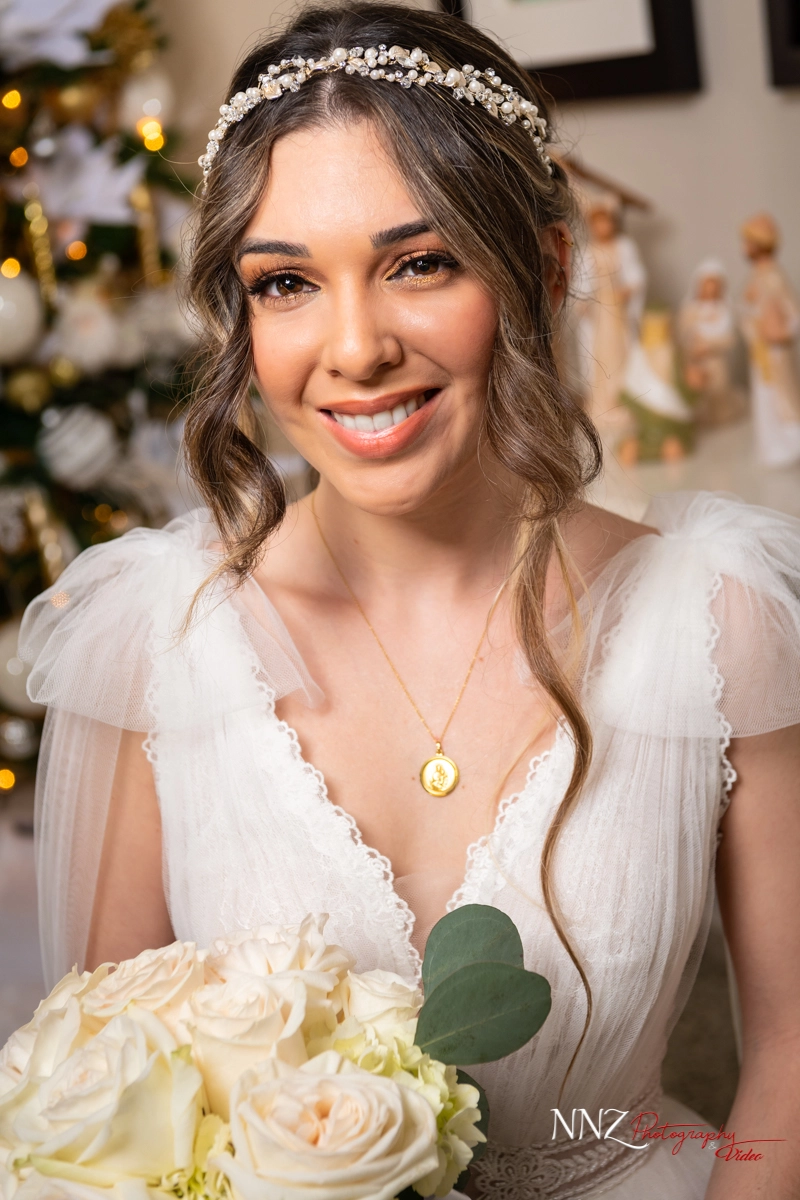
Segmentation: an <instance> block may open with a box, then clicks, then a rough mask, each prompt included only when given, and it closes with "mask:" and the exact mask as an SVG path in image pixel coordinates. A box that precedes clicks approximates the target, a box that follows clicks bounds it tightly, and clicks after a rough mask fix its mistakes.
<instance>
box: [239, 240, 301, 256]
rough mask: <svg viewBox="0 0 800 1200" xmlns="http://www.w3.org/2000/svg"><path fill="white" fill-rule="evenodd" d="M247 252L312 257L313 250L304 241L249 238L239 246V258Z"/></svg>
mask: <svg viewBox="0 0 800 1200" xmlns="http://www.w3.org/2000/svg"><path fill="white" fill-rule="evenodd" d="M245 254H283V255H285V256H286V257H287V258H311V251H310V250H309V248H308V246H304V245H303V243H302V242H274V241H259V240H258V239H257V238H248V239H247V241H246V242H242V244H241V246H240V248H239V258H240V259H241V258H244V256H245Z"/></svg>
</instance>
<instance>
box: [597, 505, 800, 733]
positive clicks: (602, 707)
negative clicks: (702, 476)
mask: <svg viewBox="0 0 800 1200" xmlns="http://www.w3.org/2000/svg"><path fill="white" fill-rule="evenodd" d="M644 523H645V524H646V525H649V526H651V527H653V528H655V529H657V530H658V535H656V534H650V535H647V536H644V537H641V538H639V539H637V540H635V541H634V542H632V543H630V544H629V545H628V546H627V547H626V548H625V549H624V550H623V551H622V552H621V553H620V554H618V555H616V556H615V558H614V559H613V560H612V561H611V563H609V564H608V566H607V567H606V568H605V569H604V570H603V571H602V572H601V574H600V575H599V576H598V578H597V580H596V581H595V583H594V584H593V585H592V588H591V595H590V597H589V598H588V601H587V604H586V605H585V606H584V612H585V628H586V639H585V650H584V654H585V664H586V674H585V681H586V683H585V690H586V697H587V703H588V705H589V707H590V709H591V711H592V712H593V713H594V714H595V717H596V718H597V719H599V720H602V721H605V722H607V723H609V724H611V725H615V726H621V727H623V728H626V729H630V730H632V731H640V732H642V733H651V734H656V735H658V734H662V735H663V736H677V737H715V736H720V735H721V736H722V737H723V738H727V737H748V736H752V735H755V734H760V733H767V732H769V731H771V730H774V729H779V728H782V727H784V726H787V725H793V724H796V723H800V521H798V520H797V519H795V518H794V517H790V516H787V515H785V514H783V513H778V512H774V511H772V510H771V509H766V508H760V507H757V506H754V505H750V504H745V503H744V502H743V501H741V500H739V499H738V498H737V497H735V496H729V495H725V494H720V493H709V492H692V493H690V492H678V493H671V494H665V495H662V496H658V497H656V498H655V499H654V500H653V502H652V503H651V505H650V508H649V509H648V511H647V513H646V515H645V517H644Z"/></svg>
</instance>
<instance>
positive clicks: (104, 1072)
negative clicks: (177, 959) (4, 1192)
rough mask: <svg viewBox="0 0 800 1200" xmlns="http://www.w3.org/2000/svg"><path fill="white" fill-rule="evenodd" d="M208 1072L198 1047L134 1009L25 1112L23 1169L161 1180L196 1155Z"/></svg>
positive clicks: (98, 1180) (108, 1183)
mask: <svg viewBox="0 0 800 1200" xmlns="http://www.w3.org/2000/svg"><path fill="white" fill-rule="evenodd" d="M201 1098H202V1079H201V1076H200V1072H199V1071H198V1070H197V1068H196V1067H195V1066H194V1065H193V1064H192V1062H191V1055H190V1053H189V1049H188V1047H184V1048H183V1049H181V1050H179V1049H178V1048H177V1046H176V1043H175V1040H174V1038H173V1037H172V1035H171V1034H170V1033H169V1031H168V1030H167V1028H166V1026H164V1025H163V1024H162V1023H161V1022H160V1021H159V1020H158V1018H157V1017H155V1016H153V1014H152V1013H149V1012H146V1011H143V1010H137V1009H136V1008H133V1009H131V1011H130V1012H129V1013H127V1014H123V1015H121V1016H118V1017H114V1018H113V1019H112V1020H111V1021H110V1022H109V1023H108V1025H106V1026H105V1027H104V1028H103V1029H102V1030H101V1032H100V1033H98V1034H96V1035H95V1036H94V1037H93V1038H91V1039H90V1040H89V1041H88V1042H87V1043H86V1044H85V1045H83V1046H81V1047H80V1048H79V1049H77V1050H75V1051H74V1052H73V1053H72V1054H71V1055H70V1056H69V1057H68V1058H67V1059H66V1060H65V1061H63V1062H62V1063H61V1064H60V1065H59V1066H58V1067H57V1068H56V1070H55V1071H54V1072H53V1074H52V1075H51V1076H50V1077H49V1078H47V1079H43V1080H42V1081H41V1082H40V1083H39V1084H38V1086H37V1087H36V1088H35V1090H34V1092H33V1094H32V1095H31V1096H29V1097H28V1099H27V1100H26V1103H25V1104H24V1105H23V1106H22V1107H21V1108H20V1109H19V1111H18V1112H17V1114H16V1116H15V1118H14V1122H13V1130H14V1134H15V1137H16V1141H17V1147H16V1154H15V1158H16V1162H17V1164H18V1166H19V1168H24V1167H25V1166H32V1167H33V1168H34V1169H35V1170H36V1171H37V1172H39V1173H40V1174H42V1175H45V1176H49V1177H53V1178H62V1179H68V1180H71V1181H74V1182H75V1183H79V1184H80V1183H84V1184H89V1185H93V1186H97V1187H113V1186H114V1185H115V1184H116V1183H118V1182H120V1181H122V1180H127V1179H129V1178H133V1179H137V1178H138V1179H141V1180H143V1181H144V1182H150V1183H152V1184H157V1183H158V1182H160V1180H161V1179H162V1177H163V1176H165V1175H170V1174H172V1173H173V1172H175V1171H180V1170H186V1169H187V1168H188V1167H189V1166H190V1165H191V1164H192V1161H193V1157H192V1156H193V1149H194V1140H195V1134H196V1131H197V1127H198V1124H199V1120H200V1113H201Z"/></svg>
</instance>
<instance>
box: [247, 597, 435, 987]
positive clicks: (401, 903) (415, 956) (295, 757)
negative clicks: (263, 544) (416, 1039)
mask: <svg viewBox="0 0 800 1200" xmlns="http://www.w3.org/2000/svg"><path fill="white" fill-rule="evenodd" d="M233 611H234V613H235V616H236V619H237V621H238V623H239V628H240V631H241V634H242V638H243V645H244V646H245V647H246V648H247V658H248V665H249V668H250V673H251V675H252V677H253V681H254V683H255V685H256V687H257V689H258V690H259V692H260V693H261V695H262V696H263V697H264V702H265V706H266V711H267V716H268V717H270V718H271V719H272V720H273V721H274V722H275V727H276V729H277V731H278V733H279V734H280V735H281V736H282V737H284V738H286V740H287V741H288V743H289V750H290V753H291V756H292V761H293V762H294V763H295V764H296V765H297V766H298V767H299V769H300V771H301V772H302V774H303V775H305V776H306V777H307V778H310V779H311V780H312V781H313V783H314V787H315V791H316V795H317V799H318V801H319V803H320V805H321V806H322V807H323V808H324V809H326V810H327V811H328V812H329V813H330V815H331V816H332V817H333V819H334V820H337V821H341V822H342V823H343V824H344V826H345V828H346V830H347V833H348V835H349V837H350V839H351V841H352V842H353V844H354V845H355V847H356V850H357V852H358V854H359V855H360V856H361V858H362V860H363V863H364V866H365V868H366V869H367V872H368V874H369V875H370V876H371V877H372V878H373V879H374V880H375V881H376V882H377V884H378V886H379V887H380V888H381V889H382V891H383V894H384V898H385V900H386V906H387V911H388V912H389V914H390V915H391V917H392V919H393V922H394V925H395V928H396V929H397V931H398V933H399V934H400V937H401V938H402V939H403V943H404V947H405V950H406V952H407V954H408V957H409V959H410V963H411V967H412V970H413V971H414V974H415V976H416V977H417V979H419V978H420V977H421V976H422V959H421V958H420V955H419V951H418V950H417V949H416V947H415V946H414V945H413V943H412V941H411V935H412V933H413V932H414V922H415V920H416V918H415V916H414V913H413V911H412V909H411V908H410V907H409V905H408V904H407V903H406V901H405V900H404V899H403V898H402V896H400V895H399V893H398V892H397V891H396V889H395V886H394V872H393V870H392V864H391V862H390V861H389V859H388V858H387V857H386V856H385V855H384V854H380V853H379V852H378V851H377V850H376V849H375V848H374V847H373V846H368V845H367V843H366V842H365V841H364V838H363V837H362V835H361V830H360V829H359V827H358V824H357V823H356V821H355V819H354V817H352V816H351V815H350V813H349V812H346V811H345V810H344V809H343V808H341V807H340V806H339V805H338V804H334V803H333V801H332V800H331V798H330V795H329V794H328V785H327V783H326V782H325V776H324V775H323V774H322V772H321V771H320V770H318V769H317V767H315V766H314V765H313V763H310V762H308V760H307V759H305V758H304V757H303V751H302V749H301V746H300V739H299V737H298V735H297V730H296V729H293V728H292V726H291V725H289V724H288V723H287V722H286V721H281V720H280V719H279V718H278V714H277V712H276V711H275V704H276V700H275V690H274V688H271V687H270V686H269V684H268V683H267V682H266V680H265V679H264V677H263V675H262V668H261V663H260V661H259V659H258V655H257V654H256V652H255V650H254V649H253V646H252V643H251V642H250V639H249V638H248V636H247V631H246V630H245V628H244V624H243V621H242V616H241V614H240V613H239V612H238V611H237V610H236V609H235V608H234V609H233Z"/></svg>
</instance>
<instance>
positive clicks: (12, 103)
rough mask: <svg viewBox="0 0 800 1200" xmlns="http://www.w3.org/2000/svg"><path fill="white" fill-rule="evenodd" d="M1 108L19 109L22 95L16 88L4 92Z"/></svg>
mask: <svg viewBox="0 0 800 1200" xmlns="http://www.w3.org/2000/svg"><path fill="white" fill-rule="evenodd" d="M2 103H3V108H19V106H20V104H21V103H22V94H21V92H18V91H17V89H16V88H12V89H11V91H10V92H6V94H5V96H3V101H2Z"/></svg>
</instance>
